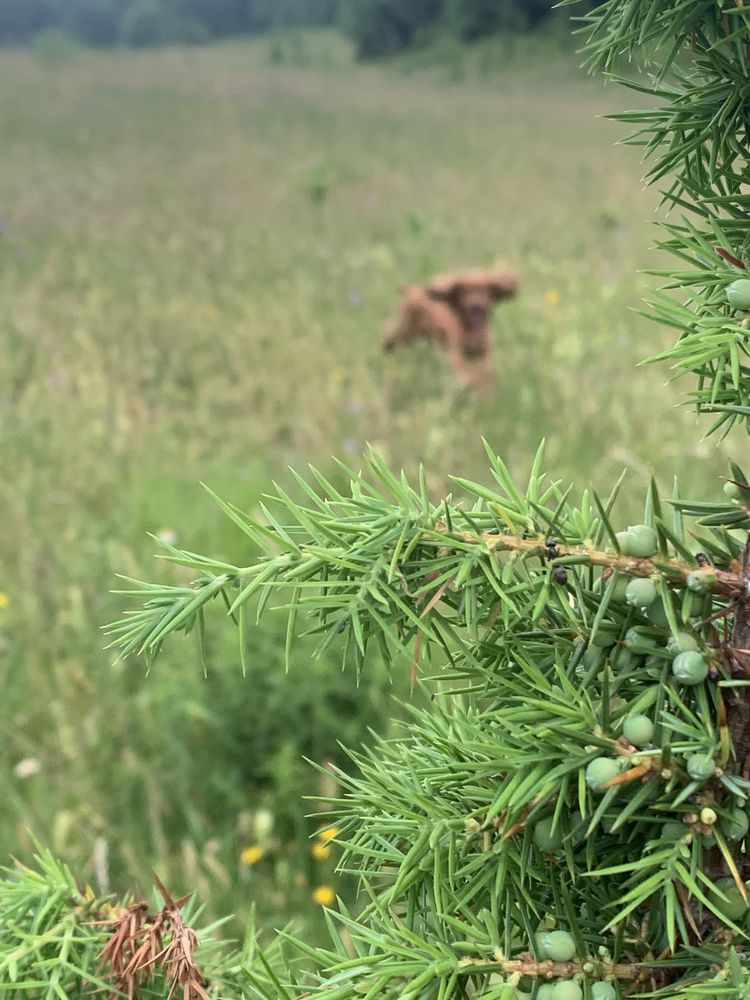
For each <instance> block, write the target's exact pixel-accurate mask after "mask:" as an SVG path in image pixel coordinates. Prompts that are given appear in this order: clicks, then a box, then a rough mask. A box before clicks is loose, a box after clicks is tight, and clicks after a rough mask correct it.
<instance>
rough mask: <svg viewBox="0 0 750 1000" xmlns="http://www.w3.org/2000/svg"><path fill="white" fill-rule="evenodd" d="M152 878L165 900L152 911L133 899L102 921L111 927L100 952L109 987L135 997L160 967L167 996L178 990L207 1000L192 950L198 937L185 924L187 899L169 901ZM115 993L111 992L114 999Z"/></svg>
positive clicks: (189, 999)
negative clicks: (107, 971) (156, 910)
mask: <svg viewBox="0 0 750 1000" xmlns="http://www.w3.org/2000/svg"><path fill="white" fill-rule="evenodd" d="M154 881H155V883H156V886H157V888H158V889H159V892H160V893H161V895H162V898H163V900H164V906H163V907H162V909H161V910H160V911H159V912H157V913H149V910H148V906H147V905H146V903H143V902H141V903H132V904H131V905H130V906H128V907H125V908H123V909H121V910H120V911H119V912H118V913H117V915H116V916H115V917H114V918H113V919H111V920H107V921H104V922H105V923H106V924H108V925H110V926H111V927H112V933H111V934H110V937H109V940H108V941H107V944H106V945H105V946H104V949H103V951H102V956H101V959H102V962H101V964H102V966H103V967H109V971H110V973H111V975H112V978H113V985H114V987H115V989H116V990H117V991H118V993H119V994H122V993H124V994H125V995H126V996H127V997H128V998H129V1000H137V998H138V997H140V995H141V992H140V989H141V986H142V984H143V983H145V982H148V981H151V980H153V978H154V976H155V974H156V971H157V970H158V969H162V970H163V972H164V975H165V977H166V979H167V982H168V983H169V984H170V985H169V994H168V997H172V996H174V995H175V993H176V991H177V990H178V989H180V988H181V994H182V998H183V1000H210V997H209V994H208V993H207V992H206V990H205V988H204V978H203V975H202V973H201V971H200V969H199V968H198V966H197V965H196V962H195V959H194V957H193V956H194V952H195V949H196V947H197V946H198V935H197V934H196V933H195V931H194V930H193V929H192V928H191V927H189V926H188V924H186V923H185V920H184V918H183V916H182V912H181V911H182V907H183V906H184V905H185V903H186V902H187V901H188V899H189V898H190V897H189V896H183V897H182V898H181V899H178V900H174V899H172V897H171V895H170V894H169V892H168V891H167V890H166V889H165V887H164V885H163V884H162V882H161V881H160V879H159V878H158V877H157V876H156V875H155V876H154ZM116 995H117V994H115V993H112V994H111V996H112V998H114V997H115V996H116Z"/></svg>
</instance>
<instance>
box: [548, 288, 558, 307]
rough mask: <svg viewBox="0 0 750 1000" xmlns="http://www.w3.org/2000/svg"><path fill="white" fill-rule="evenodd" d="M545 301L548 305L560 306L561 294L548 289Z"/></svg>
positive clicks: (553, 289) (554, 289) (555, 290)
mask: <svg viewBox="0 0 750 1000" xmlns="http://www.w3.org/2000/svg"><path fill="white" fill-rule="evenodd" d="M544 301H545V302H546V303H547V305H550V306H556V305H559V304H560V293H559V292H558V290H557V289H556V288H548V289H547V291H546V292H545V293H544Z"/></svg>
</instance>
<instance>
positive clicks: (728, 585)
mask: <svg viewBox="0 0 750 1000" xmlns="http://www.w3.org/2000/svg"><path fill="white" fill-rule="evenodd" d="M435 530H436V531H437V532H438V534H440V535H444V536H446V537H448V538H455V539H457V540H458V541H461V542H463V543H464V544H469V545H483V546H486V547H487V548H488V549H490V550H491V551H494V552H524V553H538V554H539V555H540V556H542V557H544V556H545V552H546V548H545V543H544V539H543V538H521V537H520V536H519V535H510V534H508V535H494V534H488V533H486V534H479V535H477V534H474V533H472V532H469V531H451V530H450V529H449V528H448V526H447V525H445V524H442V523H439V524H437V525H436V526H435ZM556 551H557V554H558V557H562V558H564V557H571V556H573V557H578V558H580V559H581V560H582V563H581V564H582V565H588V566H601V567H603V568H606V569H610V570H612V571H614V572H617V573H624V574H626V575H627V576H637V577H649V576H655V575H661V576H663V577H664V578H665V579H666V581H667V583H668V584H669V585H670V586H671V587H675V588H681V587H685V586H687V578H688V576H689V575H690V574H691V573H692V572H694V571H695V569H696V568H697V567H696V565H691V564H690V563H686V562H682V561H681V560H677V559H667V558H662V557H661V556H654V557H652V558H650V559H639V558H637V557H635V556H624V555H619V554H617V553H615V552H604V551H602V550H600V549H594V548H588V547H587V546H585V545H580V546H573V545H557V546H556ZM745 568H747V569H748V572H750V563H749V564H748V567H743V570H744V569H745ZM714 574H715V577H716V582H715V583H714V585H713V587H712V588H711V592H712V593H714V594H720V595H722V596H724V597H729V598H731V599H733V600H738V599H742V600H743V601H747V600H748V597H749V596H750V591H749V589H748V578H747V576H746V575H745V573H744V572H741V573H734V572H730V571H729V570H722V569H715V570H714ZM749 607H750V605H749ZM747 631H748V635H747V642H748V643H750V614H749V616H748V630H747ZM739 648H741V649H747V648H748V645H747V643H746V644H745V645H742V646H740V647H739Z"/></svg>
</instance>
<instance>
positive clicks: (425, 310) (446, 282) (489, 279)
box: [383, 268, 518, 389]
mask: <svg viewBox="0 0 750 1000" xmlns="http://www.w3.org/2000/svg"><path fill="white" fill-rule="evenodd" d="M517 291H518V279H517V278H516V275H515V274H514V273H513V272H512V271H510V270H508V269H504V268H472V269H470V270H467V271H453V272H451V273H449V274H439V275H437V276H436V277H434V278H433V279H432V280H431V281H429V282H428V283H427V284H426V285H408V286H407V287H406V288H405V289H404V295H403V298H402V299H401V302H400V304H399V307H398V311H397V312H396V315H395V316H394V318H393V319H392V320H391V322H390V323H389V324H388V326H387V327H386V330H385V338H384V340H383V349H384V350H386V351H392V350H393V349H394V348H395V347H398V346H399V345H400V344H408V343H410V342H411V341H413V340H416V339H418V338H419V337H423V338H425V339H426V340H431V341H433V342H434V343H436V344H438V345H439V346H440V347H442V348H443V350H445V351H446V352H447V354H448V358H449V360H450V363H451V365H452V366H453V370H454V371H455V373H456V375H457V376H458V378H459V380H460V382H461V383H462V385H466V386H470V387H472V388H476V389H486V388H487V387H488V385H489V382H490V379H491V377H492V361H491V339H490V323H489V319H490V311H491V309H492V307H493V305H494V304H495V303H496V302H501V301H502V300H503V299H509V298H512V297H513V296H514V295H515V294H516V293H517Z"/></svg>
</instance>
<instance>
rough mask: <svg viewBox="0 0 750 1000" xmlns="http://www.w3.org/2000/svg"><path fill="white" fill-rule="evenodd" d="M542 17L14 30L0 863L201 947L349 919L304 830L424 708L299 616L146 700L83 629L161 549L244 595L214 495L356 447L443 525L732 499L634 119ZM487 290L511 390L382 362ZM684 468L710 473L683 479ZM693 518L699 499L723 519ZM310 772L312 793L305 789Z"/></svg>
mask: <svg viewBox="0 0 750 1000" xmlns="http://www.w3.org/2000/svg"><path fill="white" fill-rule="evenodd" d="M549 7H550V4H549V3H546V2H544V0H400V2H399V3H394V2H392V0H340V2H336V0H0V44H1V45H2V49H0V136H1V137H2V146H3V152H2V157H1V158H0V351H1V354H0V356H1V358H2V361H1V362H0V468H2V477H0V511H2V517H0V683H1V684H2V699H0V732H2V740H1V742H0V775H1V777H2V787H3V808H2V810H0V854H1V855H2V856H3V857H4V858H7V857H9V856H10V855H11V854H13V855H15V856H17V857H20V858H27V857H29V856H30V854H31V853H32V851H33V844H32V835H35V836H37V837H39V838H41V839H42V840H43V841H44V842H45V843H46V844H48V845H49V846H50V847H52V849H53V850H54V851H55V852H57V853H58V854H59V855H61V856H62V857H64V858H65V859H66V860H68V861H69V862H71V864H72V865H73V866H74V867H75V869H76V870H77V871H78V872H79V873H80V875H81V877H82V878H83V879H85V880H88V881H91V882H92V883H94V884H96V885H99V886H104V887H108V886H109V887H112V888H113V889H117V890H122V889H125V888H127V887H129V886H133V885H136V884H140V886H141V887H142V888H144V889H145V888H147V886H148V884H149V881H150V872H151V870H152V869H156V870H157V871H158V872H159V874H160V876H161V878H162V879H163V880H164V881H165V882H166V883H167V884H168V885H170V886H171V887H172V888H173V891H174V892H177V893H178V892H183V891H185V890H190V889H196V890H197V891H198V892H199V894H200V896H201V898H202V899H203V900H204V901H206V903H207V904H208V908H209V911H210V912H211V913H212V914H221V913H235V914H237V915H238V920H241V919H242V918H243V917H244V916H245V915H246V913H247V911H248V908H249V906H250V905H251V903H253V902H256V903H257V905H258V908H259V911H260V916H261V919H262V920H263V921H264V922H266V923H268V924H274V925H279V924H281V923H283V922H284V921H285V920H286V919H287V918H288V917H290V916H295V917H297V918H299V919H301V920H303V921H305V922H307V924H308V927H309V928H312V930H311V931H310V933H313V934H314V933H315V930H314V928H315V926H316V921H319V918H320V905H321V903H326V902H329V901H330V898H331V897H332V894H333V892H343V893H347V892H348V891H349V887H347V885H346V883H345V882H344V881H342V880H341V878H339V877H338V876H337V875H336V874H335V863H336V849H335V847H334V846H332V845H331V844H330V843H329V841H328V840H327V838H326V837H325V836H324V837H322V838H321V837H317V836H314V835H315V833H316V831H318V830H320V829H326V830H330V829H335V819H321V818H320V817H315V816H314V815H313V816H312V817H310V816H308V815H307V814H309V813H311V812H312V813H314V812H315V810H316V808H317V807H316V805H315V803H311V802H305V801H303V796H304V795H318V794H324V795H325V794H331V792H335V783H334V782H333V780H332V778H331V777H330V774H328V773H327V767H328V765H329V762H335V763H337V764H339V765H341V766H346V763H347V758H346V756H345V754H344V752H343V751H342V749H341V744H343V745H344V746H350V747H357V746H359V745H360V744H361V742H362V740H363V739H366V738H367V736H366V731H367V728H368V727H372V728H374V729H376V730H378V731H383V730H384V729H385V727H386V726H387V725H388V720H389V719H390V718H392V717H393V716H397V715H398V714H399V712H400V711H401V709H400V708H399V705H398V702H397V701H396V700H395V699H397V698H398V697H408V696H409V695H408V676H407V675H408V664H407V665H405V666H404V671H403V674H404V676H397V675H394V676H393V677H388V676H386V673H385V671H384V669H383V668H382V666H381V665H379V664H378V663H377V662H373V663H372V664H371V668H370V670H369V671H368V672H367V674H366V675H365V676H364V677H363V678H362V681H361V683H360V685H359V687H357V684H356V678H354V676H351V675H349V674H342V673H341V672H340V670H339V667H338V663H339V660H338V651H332V652H331V654H330V657H329V658H328V659H327V660H323V661H320V662H315V661H312V660H311V659H310V657H309V656H306V655H305V650H306V648H307V647H305V646H304V645H302V646H301V647H300V652H299V653H298V655H297V658H296V663H295V665H294V669H293V672H292V674H291V675H290V676H285V675H284V670H283V647H284V629H285V621H284V614H283V612H279V613H276V614H274V615H270V616H268V617H267V618H266V619H265V620H264V622H263V625H262V626H261V627H259V628H257V629H256V630H255V631H254V633H253V635H252V639H251V648H250V649H249V650H248V658H249V661H250V663H251V665H252V669H251V670H250V671H249V673H248V675H247V676H246V677H244V678H243V677H242V676H241V673H240V669H239V655H238V650H237V644H236V636H235V635H234V633H233V630H232V629H231V628H230V627H229V626H228V624H227V623H226V621H224V620H223V619H222V616H221V614H220V613H219V612H218V611H217V613H216V614H215V616H214V618H213V620H212V621H211V622H210V627H209V644H210V656H209V663H208V664H207V674H206V676H204V675H203V672H202V668H201V664H200V662H199V659H198V654H197V650H196V649H195V647H194V645H193V644H192V643H191V642H190V641H189V640H185V641H181V640H175V641H172V642H171V643H170V644H169V647H168V649H167V650H166V653H165V656H164V657H163V658H162V659H161V660H160V662H159V663H158V665H157V666H156V667H155V668H154V670H153V672H152V673H151V675H150V676H148V677H145V676H144V667H143V664H142V663H139V662H128V663H118V662H115V657H114V656H113V654H112V653H111V652H109V651H106V650H105V649H104V643H103V640H102V637H101V634H100V627H101V626H102V625H103V624H104V623H106V622H108V621H111V620H113V619H114V618H116V617H117V616H118V615H119V614H120V612H121V610H122V607H123V600H122V598H121V597H119V596H118V595H116V594H112V593H111V590H112V589H113V588H116V587H117V586H118V583H117V580H116V578H115V573H117V572H119V573H124V574H127V575H130V576H134V577H140V578H144V577H145V578H152V577H159V578H161V579H176V580H179V579H181V577H180V576H179V571H178V570H176V569H174V568H173V569H170V568H169V567H166V566H164V565H163V564H160V563H155V562H154V560H153V553H154V549H155V545H154V543H153V541H152V540H151V539H150V538H149V537H148V535H147V532H152V533H155V534H158V535H160V536H162V537H163V538H165V539H168V540H170V541H173V542H175V543H176V544H177V545H182V546H185V547H188V548H190V549H193V550H196V551H206V552H209V553H211V554H213V555H215V556H217V557H227V558H229V559H230V560H231V561H237V560H241V559H251V558H252V552H251V551H248V550H247V546H246V544H245V540H244V539H243V537H241V536H240V535H239V534H238V532H237V531H236V530H235V529H234V528H233V526H232V525H231V524H230V523H229V522H228V521H227V520H226V519H225V518H224V517H223V516H222V515H220V513H219V512H218V510H217V509H216V508H215V507H214V506H213V505H212V503H211V501H210V499H209V498H208V497H207V495H206V494H205V493H204V492H203V491H202V490H201V488H200V486H199V485H198V483H199V481H203V482H205V483H207V484H209V485H210V486H211V487H212V488H213V489H214V490H215V491H216V492H218V493H219V494H221V495H222V496H224V497H225V498H227V499H229V500H231V501H233V502H234V503H236V504H239V505H241V506H242V507H244V508H245V509H248V510H254V509H256V508H257V505H258V503H259V500H260V498H261V495H262V493H263V491H264V490H266V489H268V488H269V485H270V483H271V481H272V480H273V479H279V480H281V481H282V482H284V484H285V485H287V486H289V483H290V477H289V475H288V473H287V472H286V471H285V470H286V468H287V467H288V466H292V467H293V468H294V469H296V470H298V471H300V472H301V473H302V474H305V469H306V463H307V462H312V463H313V464H315V465H317V466H319V467H320V468H321V469H322V470H323V471H324V472H325V474H326V475H328V476H329V477H332V478H333V479H335V480H337V481H341V479H342V473H341V472H340V471H339V470H338V469H337V467H336V466H335V465H334V463H333V458H332V456H338V457H340V458H342V459H343V460H344V461H346V462H348V463H351V464H353V465H355V466H356V465H357V463H358V462H359V456H360V455H361V453H362V451H363V449H364V447H365V444H366V442H368V441H369V442H373V443H374V444H376V445H377V446H378V448H379V449H380V450H381V451H382V452H383V453H384V454H385V455H386V456H387V458H388V459H389V460H390V461H391V462H392V463H393V464H394V465H396V466H402V467H404V468H405V469H406V470H407V471H409V472H410V473H411V472H413V471H414V470H415V468H416V466H417V464H418V463H419V462H420V461H424V462H425V464H426V466H427V469H428V474H429V484H430V488H431V489H432V491H433V494H434V497H435V499H437V498H439V497H440V496H441V495H442V494H444V493H445V492H446V491H447V490H449V489H451V484H450V478H449V477H450V474H451V473H457V474H460V475H464V476H467V477H474V478H478V479H480V480H486V479H487V478H488V475H487V473H486V471H485V462H484V459H483V452H482V445H481V440H480V437H481V435H485V436H486V437H487V438H488V439H489V441H490V443H491V444H492V445H493V447H494V448H495V449H496V450H497V451H498V452H499V453H500V454H502V455H503V456H504V457H505V458H506V460H507V461H508V462H509V463H510V464H511V466H512V467H513V468H514V469H516V470H517V472H518V474H519V475H523V474H524V473H525V472H526V470H527V468H528V465H529V462H530V459H531V456H532V454H533V451H534V449H535V448H536V445H537V443H538V441H539V439H540V438H541V437H542V436H543V435H546V437H547V439H548V443H549V444H548V464H549V468H550V470H551V471H552V472H553V473H554V475H555V476H558V477H560V478H561V479H563V480H574V481H575V482H576V483H577V484H578V485H580V486H584V485H586V484H589V483H591V482H595V483H597V484H598V485H599V487H600V488H601V489H602V490H606V489H608V487H609V486H610V485H611V483H612V481H613V479H614V477H615V476H616V475H617V474H618V473H619V472H620V471H621V469H623V468H625V469H627V470H628V479H627V485H626V488H625V493H624V501H623V506H622V515H621V516H622V520H623V522H625V521H626V519H627V518H628V517H632V516H636V514H637V510H638V505H639V500H638V497H639V496H640V494H641V491H642V489H643V486H644V483H645V482H646V481H647V477H648V476H649V474H650V471H651V470H652V469H654V470H655V471H656V472H657V474H658V475H659V476H660V477H661V481H662V483H663V484H664V485H665V488H666V489H667V490H671V487H672V476H673V475H674V474H675V473H679V475H680V477H681V481H682V484H683V486H682V490H683V493H686V494H690V493H693V494H694V493H695V492H696V490H698V489H700V490H701V491H702V494H703V495H704V496H710V495H711V490H714V491H715V492H716V493H717V494H718V493H719V490H720V484H719V483H715V485H714V482H715V481H714V479H713V478H712V477H714V476H715V475H716V474H718V473H720V472H722V471H723V470H724V458H725V456H723V455H722V453H721V452H720V451H719V450H717V447H716V445H715V444H713V443H707V444H705V443H700V434H701V430H702V429H703V430H705V428H702V429H701V428H699V427H696V424H695V418H694V417H693V416H692V415H691V413H690V412H689V410H688V409H683V408H681V409H675V408H674V406H675V404H676V402H677V401H678V399H679V394H680V392H681V391H682V388H681V385H680V383H676V384H675V383H672V384H669V385H665V382H666V379H667V377H668V375H669V373H668V372H665V371H664V370H663V369H662V368H660V367H651V366H646V367H643V368H640V369H636V367H635V366H636V364H637V362H638V361H639V360H641V359H643V358H644V357H646V356H648V355H650V354H652V353H655V352H656V351H657V350H658V349H659V348H661V347H662V346H664V345H665V344H666V343H668V342H669V339H670V335H669V331H664V330H660V329H658V328H657V327H655V326H653V325H651V324H649V323H648V322H647V321H646V320H644V319H642V318H641V317H640V316H638V315H637V313H636V312H635V311H634V310H636V309H638V308H639V306H640V303H641V301H642V299H643V297H644V296H645V295H647V293H648V288H649V284H650V281H651V279H649V278H647V277H646V276H644V274H643V273H642V269H643V268H648V267H654V266H657V265H658V258H657V256H656V254H655V253H654V252H653V251H652V250H651V249H650V246H651V244H652V243H653V240H654V238H655V230H654V228H653V225H652V223H651V221H650V217H651V216H652V215H653V214H654V211H655V209H656V207H657V203H658V196H657V194H656V193H655V192H653V191H644V190H643V187H642V184H641V181H640V177H641V165H640V164H639V151H638V150H637V149H633V148H631V147H624V148H616V146H615V143H616V141H617V140H618V139H619V138H622V136H623V134H624V133H623V130H622V128H621V127H620V126H617V125H614V124H612V123H607V122H605V121H602V120H601V116H602V115H604V114H606V113H608V112H613V111H617V110H621V109H623V108H625V107H627V106H629V105H630V103H631V102H633V101H634V103H635V104H639V103H641V101H642V100H643V99H644V98H642V97H641V96H638V97H636V98H633V97H632V96H629V95H627V94H626V93H624V92H622V91H621V90H619V89H618V88H615V87H611V86H610V87H608V88H607V87H605V86H604V85H603V83H602V81H601V80H598V79H590V78H588V77H586V76H585V74H584V73H583V72H582V71H581V70H580V69H579V68H578V66H579V61H580V60H579V57H578V56H577V55H576V51H575V42H574V41H573V40H572V39H571V34H570V25H569V24H568V23H567V21H566V18H565V17H564V16H563V14H562V13H561V12H557V13H555V14H552V13H551V12H550V10H549ZM496 260H499V261H504V262H508V263H510V264H512V265H513V266H514V267H516V268H517V269H518V271H519V273H520V276H521V285H522V294H521V296H520V297H519V298H518V299H517V300H516V301H514V302H513V303H511V304H509V305H503V306H501V307H500V308H498V310H497V312H496V314H495V319H494V329H495V333H494V336H495V344H496V369H497V373H496V382H495V387H494V389H493V391H492V392H491V393H490V395H489V396H488V397H487V398H482V399H477V398H474V397H472V396H470V395H467V394H466V393H462V392H460V391H458V389H457V387H456V386H455V384H454V382H453V379H452V376H451V374H450V373H449V372H448V371H447V370H446V367H445V365H444V363H443V359H442V358H441V357H439V356H438V354H437V352H435V351H434V350H432V349H430V347H429V346H428V345H425V344H422V345H417V346H414V347H413V348H410V349H404V350H402V351H400V352H397V353H396V354H395V355H389V356H382V355H381V353H380V350H379V341H380V331H381V328H382V325H383V323H384V321H385V320H386V319H387V318H388V316H389V314H390V313H391V311H392V310H393V307H394V305H395V303H396V301H397V298H398V289H399V287H400V286H401V285H402V284H404V283H406V282H410V281H420V280H423V279H425V278H427V277H428V276H429V275H431V274H432V273H433V272H434V271H437V270H443V269H446V268H451V267H458V266H467V265H486V264H491V263H492V262H493V261H496ZM696 442H698V443H696ZM706 484H708V486H707V485H706ZM304 758H308V759H309V760H311V761H313V762H315V763H316V764H317V765H319V766H320V768H322V771H315V770H314V769H313V768H312V767H311V766H310V765H309V764H307V763H306V762H305V760H304Z"/></svg>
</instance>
